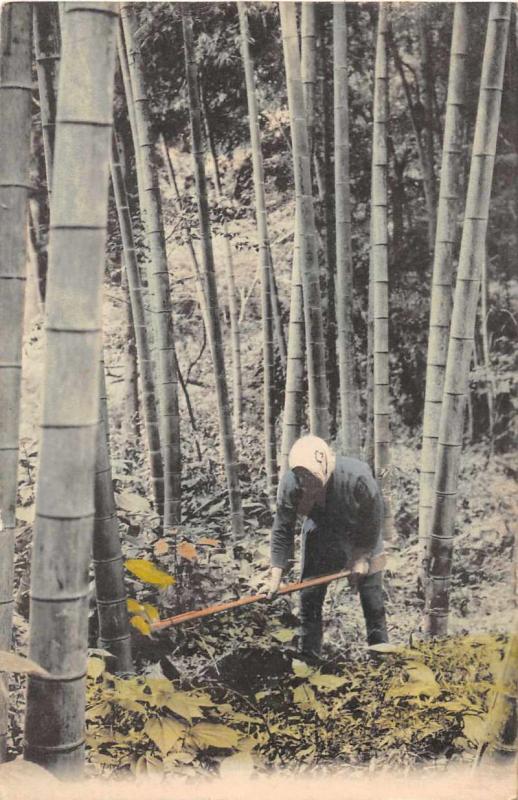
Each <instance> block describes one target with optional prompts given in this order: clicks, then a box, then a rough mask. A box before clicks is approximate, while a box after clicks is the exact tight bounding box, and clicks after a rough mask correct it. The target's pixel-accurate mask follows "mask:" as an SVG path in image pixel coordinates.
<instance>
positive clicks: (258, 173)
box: [238, 3, 277, 505]
mask: <svg viewBox="0 0 518 800" xmlns="http://www.w3.org/2000/svg"><path fill="white" fill-rule="evenodd" d="M238 10H239V27H240V31H241V53H242V58H243V66H244V69H245V82H246V97H247V102H248V120H249V126H250V140H251V143H252V164H253V175H254V189H255V217H256V223H257V235H258V239H259V263H260V265H261V307H262V323H263V324H262V333H263V371H264V381H263V425H264V449H265V461H266V490H267V494H268V497H269V499H270V503H271V505H273V503H274V502H275V489H276V485H277V443H276V440H275V418H274V413H273V389H274V349H273V321H272V292H271V282H272V274H271V264H270V237H269V234H268V219H267V215H266V198H265V189H264V167H263V157H262V151H261V137H260V131H259V113H258V109H257V97H256V92H255V78H254V64H253V61H252V58H251V55H250V48H249V45H248V40H249V38H250V33H249V30H248V19H247V12H246V8H245V6H244V4H243V3H238Z"/></svg>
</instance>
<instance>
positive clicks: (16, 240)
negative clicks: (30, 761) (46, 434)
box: [0, 3, 32, 762]
mask: <svg viewBox="0 0 518 800" xmlns="http://www.w3.org/2000/svg"><path fill="white" fill-rule="evenodd" d="M31 39H32V37H31V6H30V5H29V4H28V3H6V4H5V5H4V7H3V9H2V13H1V45H0V46H1V50H0V108H1V113H0V209H1V212H0V242H1V247H2V258H1V259H0V409H1V413H0V650H9V649H10V648H11V638H12V614H13V581H14V538H15V537H14V533H15V526H16V519H15V512H16V490H17V475H18V448H19V441H18V438H19V427H20V395H21V374H22V373H21V368H22V340H23V318H24V306H25V286H26V282H27V274H26V261H27V237H26V223H27V211H28V195H29V189H30V174H29V166H30V133H31V97H32V79H31V56H32V52H31ZM3 689H4V678H3V677H1V678H0V762H1V761H4V760H5V757H6V750H7V691H5V692H4V691H3Z"/></svg>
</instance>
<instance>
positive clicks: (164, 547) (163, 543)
mask: <svg viewBox="0 0 518 800" xmlns="http://www.w3.org/2000/svg"><path fill="white" fill-rule="evenodd" d="M153 552H154V554H155V555H156V556H165V554H166V553H168V552H169V542H168V541H167V540H166V539H159V540H158V542H155V546H154V547H153Z"/></svg>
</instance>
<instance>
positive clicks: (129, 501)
mask: <svg viewBox="0 0 518 800" xmlns="http://www.w3.org/2000/svg"><path fill="white" fill-rule="evenodd" d="M115 501H116V503H117V508H120V509H122V511H127V512H128V513H129V514H147V513H149V512H150V511H151V504H150V502H149V500H148V499H147V498H146V497H142V495H140V494H135V493H134V492H121V493H120V494H116V495H115Z"/></svg>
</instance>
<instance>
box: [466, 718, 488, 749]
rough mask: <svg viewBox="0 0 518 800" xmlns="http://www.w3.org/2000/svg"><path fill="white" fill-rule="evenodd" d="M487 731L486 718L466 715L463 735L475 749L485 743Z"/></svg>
mask: <svg viewBox="0 0 518 800" xmlns="http://www.w3.org/2000/svg"><path fill="white" fill-rule="evenodd" d="M485 730H486V720H485V718H484V717H477V716H475V715H474V714H465V715H464V717H463V731H462V732H463V734H464V736H465V738H466V739H467V740H468V742H470V743H471V744H472V745H473V746H474V747H477V746H478V745H479V744H481V743H482V742H483V741H484V734H485Z"/></svg>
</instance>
